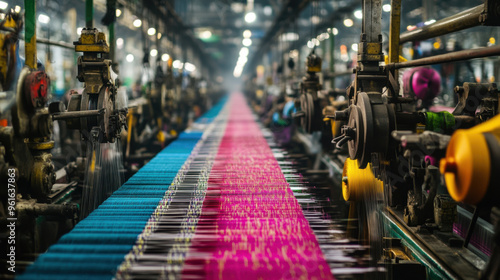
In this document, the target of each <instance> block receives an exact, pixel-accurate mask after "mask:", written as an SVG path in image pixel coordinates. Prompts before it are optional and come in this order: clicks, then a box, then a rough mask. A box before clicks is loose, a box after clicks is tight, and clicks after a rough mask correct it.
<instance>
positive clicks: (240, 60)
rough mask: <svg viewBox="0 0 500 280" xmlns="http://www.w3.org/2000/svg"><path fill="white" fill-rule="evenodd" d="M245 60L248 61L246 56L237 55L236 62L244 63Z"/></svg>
mask: <svg viewBox="0 0 500 280" xmlns="http://www.w3.org/2000/svg"><path fill="white" fill-rule="evenodd" d="M247 62H248V58H247V57H246V56H245V57H243V56H240V57H238V64H242V65H244V64H245V63H247Z"/></svg>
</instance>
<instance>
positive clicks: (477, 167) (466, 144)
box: [440, 115, 500, 204]
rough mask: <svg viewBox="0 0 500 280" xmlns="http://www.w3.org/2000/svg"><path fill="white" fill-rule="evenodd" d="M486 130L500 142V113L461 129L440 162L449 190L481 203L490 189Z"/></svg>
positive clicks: (460, 198) (463, 199)
mask: <svg viewBox="0 0 500 280" xmlns="http://www.w3.org/2000/svg"><path fill="white" fill-rule="evenodd" d="M483 133H490V134H492V135H493V136H495V137H496V139H497V141H498V142H499V143H500V115H499V116H496V117H494V118H493V119H491V120H489V121H487V122H485V123H482V124H480V125H477V126H475V127H473V128H470V129H459V130H457V131H456V132H455V133H454V134H453V136H452V137H451V139H450V143H449V144H448V148H447V150H446V157H445V158H443V159H442V160H441V162H440V170H441V173H442V174H444V179H445V181H446V187H447V188H448V192H449V193H450V195H451V197H452V198H453V199H454V200H456V201H459V202H464V203H467V204H478V203H479V202H481V200H482V199H483V198H484V196H485V195H486V192H487V190H488V186H489V184H490V179H491V176H492V175H493V174H491V164H492V162H491V160H492V159H491V155H490V154H491V153H490V150H489V147H488V144H487V142H486V139H485V138H484V136H483Z"/></svg>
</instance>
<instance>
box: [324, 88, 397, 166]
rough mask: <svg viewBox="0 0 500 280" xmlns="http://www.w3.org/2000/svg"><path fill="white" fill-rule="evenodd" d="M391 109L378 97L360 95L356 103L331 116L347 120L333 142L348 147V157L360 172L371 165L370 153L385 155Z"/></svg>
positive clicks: (391, 115) (392, 116)
mask: <svg viewBox="0 0 500 280" xmlns="http://www.w3.org/2000/svg"><path fill="white" fill-rule="evenodd" d="M394 116H395V114H394V110H393V108H392V106H390V105H388V104H387V103H384V101H383V99H382V96H381V94H376V93H375V94H370V96H369V94H367V93H365V92H360V93H359V94H358V96H357V102H356V104H352V105H351V106H350V107H349V108H348V109H346V110H345V111H339V112H336V113H335V120H341V121H347V125H344V126H343V127H342V129H341V133H342V135H340V136H338V137H336V138H335V139H333V142H334V143H336V144H337V147H340V146H342V145H344V144H345V143H347V144H348V147H349V157H350V158H351V159H356V160H358V162H359V167H360V168H361V169H364V168H366V166H367V165H368V163H369V162H371V156H372V153H381V154H382V155H385V154H386V152H387V150H388V146H389V137H390V132H391V131H392V130H393V129H394V127H395V119H394Z"/></svg>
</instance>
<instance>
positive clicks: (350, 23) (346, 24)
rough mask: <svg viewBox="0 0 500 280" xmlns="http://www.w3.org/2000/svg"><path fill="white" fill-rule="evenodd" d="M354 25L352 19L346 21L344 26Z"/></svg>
mask: <svg viewBox="0 0 500 280" xmlns="http://www.w3.org/2000/svg"><path fill="white" fill-rule="evenodd" d="M353 24H354V22H353V21H352V19H350V18H346V19H344V25H345V26H346V27H351V26H352V25H353Z"/></svg>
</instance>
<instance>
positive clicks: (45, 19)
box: [38, 14, 50, 24]
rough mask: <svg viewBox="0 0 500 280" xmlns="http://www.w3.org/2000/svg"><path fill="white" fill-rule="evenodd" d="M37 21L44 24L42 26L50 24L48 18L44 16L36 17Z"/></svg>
mask: <svg viewBox="0 0 500 280" xmlns="http://www.w3.org/2000/svg"><path fill="white" fill-rule="evenodd" d="M38 21H39V22H40V23H44V24H47V23H49V22H50V17H49V16H48V15H45V14H40V15H39V16H38Z"/></svg>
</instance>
